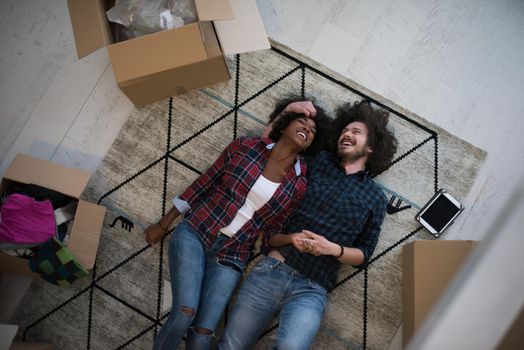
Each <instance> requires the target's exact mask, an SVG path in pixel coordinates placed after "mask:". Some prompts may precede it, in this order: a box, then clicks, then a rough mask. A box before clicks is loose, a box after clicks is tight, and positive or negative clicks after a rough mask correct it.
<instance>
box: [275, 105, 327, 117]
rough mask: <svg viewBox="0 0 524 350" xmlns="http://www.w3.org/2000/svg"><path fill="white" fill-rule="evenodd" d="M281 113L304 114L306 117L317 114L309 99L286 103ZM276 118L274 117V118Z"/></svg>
mask: <svg viewBox="0 0 524 350" xmlns="http://www.w3.org/2000/svg"><path fill="white" fill-rule="evenodd" d="M283 113H297V114H304V115H305V116H306V117H308V118H309V117H311V118H314V117H315V116H316V115H317V110H316V109H315V106H313V102H311V101H297V102H291V103H290V104H288V105H287V106H286V108H284V111H283ZM280 115H282V114H280ZM280 115H279V116H280ZM277 118H278V117H277ZM277 118H275V120H276V119H277Z"/></svg>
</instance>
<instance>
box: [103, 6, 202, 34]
mask: <svg viewBox="0 0 524 350" xmlns="http://www.w3.org/2000/svg"><path fill="white" fill-rule="evenodd" d="M106 14H107V18H108V19H109V21H111V22H114V23H118V24H121V25H122V26H124V27H125V30H124V33H125V37H127V38H134V37H138V36H141V35H146V34H151V33H155V32H159V31H162V30H167V29H173V28H178V27H182V26H183V25H185V24H188V23H192V22H195V21H196V20H197V16H196V10H195V3H194V0H116V2H115V6H114V7H112V8H111V9H109V10H108V11H107V12H106Z"/></svg>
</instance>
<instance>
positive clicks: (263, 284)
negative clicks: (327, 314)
mask: <svg viewBox="0 0 524 350" xmlns="http://www.w3.org/2000/svg"><path fill="white" fill-rule="evenodd" d="M326 304H327V292H326V290H325V289H324V288H323V287H322V286H320V285H319V284H318V283H316V282H314V281H312V280H310V279H309V278H306V277H304V276H303V275H301V274H300V273H298V272H297V271H296V270H295V269H293V268H292V267H290V266H289V265H286V264H284V263H283V262H280V261H279V260H276V259H273V258H271V257H264V258H263V259H262V260H261V261H260V262H258V264H257V265H256V266H255V267H254V268H253V270H252V271H251V273H250V274H249V276H248V277H247V278H246V280H245V281H244V282H243V283H242V286H241V288H240V291H239V293H238V298H237V301H236V303H235V305H234V307H233V311H232V312H231V315H230V317H229V321H228V323H227V326H226V329H225V331H224V334H223V336H222V338H221V339H220V342H219V344H218V349H230V350H241V349H251V348H253V346H254V344H255V343H256V341H257V340H258V337H259V336H260V334H262V332H263V331H264V330H265V329H266V327H268V326H269V325H270V324H269V322H270V321H271V319H272V318H273V317H274V316H276V315H277V314H278V313H279V312H280V316H279V320H278V321H279V323H280V324H279V327H278V331H277V337H276V340H275V344H274V348H276V349H309V348H310V347H311V343H312V342H313V340H314V338H315V335H316V334H317V331H318V328H319V326H320V321H321V320H322V315H323V313H324V309H325V307H326Z"/></svg>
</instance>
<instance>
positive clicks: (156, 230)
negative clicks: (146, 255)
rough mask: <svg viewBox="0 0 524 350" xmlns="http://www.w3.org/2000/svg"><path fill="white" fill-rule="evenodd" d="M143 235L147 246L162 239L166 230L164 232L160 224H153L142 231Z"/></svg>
mask: <svg viewBox="0 0 524 350" xmlns="http://www.w3.org/2000/svg"><path fill="white" fill-rule="evenodd" d="M144 233H145V235H146V237H145V239H146V242H147V243H149V244H155V243H157V242H159V241H160V240H161V239H162V237H164V235H165V234H166V233H167V231H166V230H164V229H163V228H162V227H161V226H160V224H153V225H151V226H149V227H148V228H146V229H145V230H144Z"/></svg>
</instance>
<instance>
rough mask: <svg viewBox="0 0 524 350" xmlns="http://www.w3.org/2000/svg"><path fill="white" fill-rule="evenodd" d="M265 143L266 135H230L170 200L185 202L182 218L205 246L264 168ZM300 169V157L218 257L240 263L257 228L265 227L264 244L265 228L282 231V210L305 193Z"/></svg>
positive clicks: (303, 172)
mask: <svg viewBox="0 0 524 350" xmlns="http://www.w3.org/2000/svg"><path fill="white" fill-rule="evenodd" d="M270 143H271V140H270V139H266V138H247V137H241V138H238V139H236V140H234V141H233V142H231V143H230V144H229V146H227V147H226V149H225V150H224V151H223V152H222V154H221V155H220V156H219V157H218V159H217V160H216V161H215V163H213V165H211V167H210V168H209V169H208V170H207V171H206V172H205V173H203V174H202V175H200V176H199V177H198V178H197V179H196V180H195V181H194V182H193V183H192V184H191V185H190V186H189V187H188V188H187V189H186V191H185V192H184V193H183V194H182V195H181V196H180V197H178V198H175V199H174V203H175V204H176V202H177V200H182V201H185V202H187V204H189V207H190V208H191V209H190V210H189V211H188V212H187V213H186V220H187V221H188V222H189V224H190V225H191V226H192V227H193V228H194V229H195V230H196V231H197V232H198V233H199V234H200V238H201V240H202V243H203V244H204V246H205V247H206V249H207V248H209V247H210V246H211V244H212V243H213V242H214V240H215V238H216V237H217V234H218V232H219V231H220V229H221V228H224V227H226V226H227V225H229V223H230V222H231V221H232V220H233V218H234V217H235V215H236V214H237V212H238V210H239V209H240V207H242V205H243V204H244V202H245V200H246V197H247V194H248V193H249V190H250V189H251V187H252V186H253V184H254V183H255V181H256V180H257V178H258V177H259V176H260V175H261V174H262V171H263V170H264V166H265V165H266V162H267V159H268V158H269V154H270V152H271V150H270V149H271V145H270ZM306 171H307V169H306V163H305V162H304V160H303V159H302V158H301V157H300V159H299V160H298V161H297V163H296V164H295V167H292V168H291V169H290V170H289V171H288V173H287V174H286V176H285V178H284V179H283V181H282V183H281V184H280V186H279V187H278V188H277V190H276V191H275V193H274V194H273V197H271V199H270V200H269V201H268V202H267V203H266V204H265V205H264V206H262V208H260V209H259V210H257V211H256V212H255V213H254V215H253V217H252V218H251V220H249V221H248V222H247V223H245V224H244V225H243V226H242V227H241V228H240V230H239V231H238V232H237V233H236V234H235V235H234V236H233V237H232V238H230V239H229V240H228V242H227V243H226V244H225V245H224V247H223V248H222V249H221V250H220V252H219V253H218V258H219V259H226V260H231V259H233V260H235V261H240V262H246V261H247V260H248V259H249V256H250V254H251V251H252V249H253V246H254V244H255V241H256V239H257V237H258V234H259V233H260V232H261V230H262V229H264V232H265V233H264V236H263V244H267V240H268V239H269V236H270V235H271V233H273V232H282V231H283V227H284V224H285V221H286V219H287V217H288V215H289V214H290V213H291V212H292V211H293V209H294V208H295V207H296V206H297V204H298V203H299V202H300V200H301V199H302V197H303V195H304V193H305V192H306V189H307V178H306ZM177 207H178V205H177Z"/></svg>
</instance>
